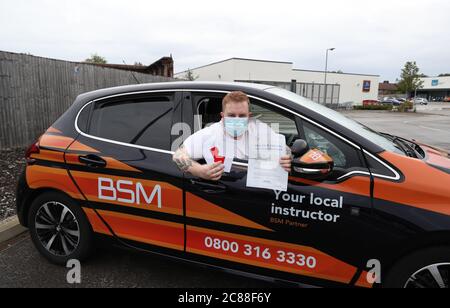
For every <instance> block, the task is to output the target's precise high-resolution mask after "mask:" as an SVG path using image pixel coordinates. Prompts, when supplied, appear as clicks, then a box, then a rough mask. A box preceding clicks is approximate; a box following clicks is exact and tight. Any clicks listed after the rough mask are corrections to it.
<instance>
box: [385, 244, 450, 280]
mask: <svg viewBox="0 0 450 308" xmlns="http://www.w3.org/2000/svg"><path fill="white" fill-rule="evenodd" d="M384 287H387V288H409V289H422V288H446V289H448V288H449V287H450V247H448V246H442V247H433V248H428V249H425V250H421V251H418V252H415V253H413V254H411V255H409V256H407V257H405V258H403V259H402V260H400V261H399V262H397V264H396V265H394V267H393V268H392V270H391V271H390V272H389V273H388V276H387V279H386V282H385V283H384Z"/></svg>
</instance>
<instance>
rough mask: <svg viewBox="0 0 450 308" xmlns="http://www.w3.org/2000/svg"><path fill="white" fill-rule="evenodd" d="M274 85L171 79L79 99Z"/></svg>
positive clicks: (268, 87)
mask: <svg viewBox="0 0 450 308" xmlns="http://www.w3.org/2000/svg"><path fill="white" fill-rule="evenodd" d="M273 87H274V86H271V85H266V84H257V83H247V82H221V81H171V82H155V83H143V84H135V85H126V86H118V87H112V88H105V89H99V90H95V91H91V92H86V93H83V94H80V95H79V96H78V97H77V100H81V101H86V100H93V99H96V98H100V97H105V96H110V95H116V94H120V93H127V92H141V91H151V90H175V89H180V90H183V89H203V90H209V89H212V90H223V91H234V90H241V91H246V90H250V91H252V90H253V91H255V90H259V91H264V90H267V89H270V88H273Z"/></svg>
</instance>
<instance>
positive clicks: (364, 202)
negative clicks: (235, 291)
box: [17, 82, 450, 287]
mask: <svg viewBox="0 0 450 308" xmlns="http://www.w3.org/2000/svg"><path fill="white" fill-rule="evenodd" d="M268 87H269V86H264V85H251V84H245V83H242V84H239V83H204V82H201V83H197V82H175V83H161V84H146V85H137V86H126V87H117V88H111V89H103V90H98V91H94V92H89V93H86V94H82V95H80V96H79V97H78V98H77V99H76V100H75V102H74V104H73V105H72V106H71V107H70V108H69V109H68V110H67V111H66V112H65V113H64V114H63V116H61V117H60V118H59V119H58V120H57V121H56V122H55V123H54V124H53V125H52V127H50V128H49V129H48V130H47V131H46V133H45V134H44V135H43V136H42V137H41V138H40V152H39V154H33V155H32V158H33V160H34V162H33V163H30V164H29V165H28V166H27V168H26V171H25V173H24V174H23V175H22V177H21V178H20V180H19V186H18V198H17V206H18V214H19V219H20V221H21V223H22V224H24V225H26V221H27V219H26V217H27V210H26V209H27V207H28V206H29V203H30V202H31V201H32V199H33V197H34V196H36V194H37V193H38V192H39V191H42V190H48V189H53V190H58V191H62V192H64V193H66V194H67V195H69V196H70V197H71V198H73V199H74V200H76V201H77V202H78V203H79V205H80V206H81V207H82V208H83V210H84V213H85V214H86V217H87V218H88V220H89V222H90V224H91V227H92V229H93V231H94V232H96V233H98V234H102V235H106V236H111V237H114V238H115V239H117V240H118V241H119V242H120V243H122V244H125V245H127V246H131V247H134V248H138V249H145V250H149V251H154V252H157V253H162V254H167V255H171V256H174V257H177V258H182V259H187V260H191V261H194V262H198V263H205V264H210V265H213V266H218V267H223V268H232V269H234V270H240V271H242V270H243V271H248V272H252V273H257V274H261V275H266V276H270V277H274V278H275V279H282V280H288V281H295V282H302V283H308V284H317V285H342V284H344V285H351V286H359V287H372V284H371V283H368V282H367V280H366V279H365V277H366V274H367V262H368V261H369V260H371V259H378V260H382V262H383V264H384V266H389V265H390V264H392V263H393V262H395V260H396V259H397V258H399V257H400V256H402V255H403V254H405V253H407V252H408V251H411V250H413V249H415V248H417V247H418V245H427V244H429V243H431V242H432V243H447V244H448V243H450V237H449V235H448V234H449V232H450V196H449V193H448V187H450V185H449V184H450V182H449V181H450V176H449V175H448V172H445V170H447V169H448V166H449V161H450V160H449V159H448V155H447V157H446V156H445V153H442V152H440V151H437V150H436V149H432V148H428V147H424V148H425V149H426V152H427V155H426V157H425V159H423V160H420V159H413V158H408V157H406V156H402V155H399V154H395V153H391V152H387V151H384V149H383V148H381V147H380V146H378V145H377V144H374V143H373V142H372V141H370V140H366V139H365V138H362V137H361V136H359V135H357V134H356V133H354V132H352V131H351V130H349V129H347V128H346V127H344V126H342V125H340V124H339V123H336V122H334V121H333V119H328V118H326V117H324V116H323V115H321V114H319V113H317V112H314V111H313V110H311V109H308V108H305V107H302V106H301V105H299V104H297V103H294V102H292V101H289V100H288V99H285V98H282V97H279V96H277V95H275V94H272V93H268V92H266V91H264V90H265V89H267V88H268ZM234 90H242V91H244V92H246V93H247V94H248V95H249V96H250V97H252V99H259V100H260V101H261V102H262V103H264V104H271V105H272V107H276V108H279V109H281V110H283V111H286V112H290V113H291V114H292V116H293V117H295V118H296V119H297V118H298V119H299V121H308V122H310V123H311V124H313V125H317V126H320V127H321V128H323V129H326V130H328V131H330V132H333V133H335V136H336V137H337V138H342V140H343V142H345V143H348V144H349V145H351V147H353V148H354V149H355V151H357V152H358V155H359V156H360V157H361V160H362V161H363V162H364V163H363V166H361V167H358V168H357V169H355V170H353V171H352V172H349V173H348V174H346V175H345V176H343V177H342V178H339V179H337V180H332V181H331V180H321V181H318V180H308V179H305V178H301V177H298V176H294V175H291V176H290V177H289V186H288V192H287V193H286V195H285V194H281V192H278V193H277V192H276V191H270V190H258V189H251V188H247V187H246V184H245V183H246V171H247V165H246V164H245V163H236V164H234V165H233V168H232V172H231V173H230V174H227V175H225V176H224V177H223V178H222V179H221V181H220V183H219V184H220V185H215V186H212V187H211V186H205V185H204V183H198V180H197V179H195V178H193V177H192V176H190V175H189V174H183V173H182V172H181V171H180V170H178V168H177V167H176V165H175V164H174V163H173V162H172V153H173V152H172V151H171V150H168V149H155V148H150V147H145V146H136V145H130V144H123V143H121V142H114V141H112V140H106V139H102V138H96V137H95V136H91V135H89V134H88V133H86V132H85V131H84V128H83V125H82V123H80V126H81V128H80V127H78V125H76V124H75V123H77V120H78V119H79V117H80V113H81V111H82V110H83V108H89V107H87V106H89V105H93V104H94V103H96V102H97V101H102V100H105V99H109V98H116V97H122V96H124V97H125V96H130V95H144V96H145V95H146V94H147V93H154V92H158V91H161V92H167V91H169V92H174V93H176V100H177V103H178V102H179V103H180V104H179V105H177V106H181V108H178V107H177V108H175V110H174V111H173V123H178V122H187V123H188V124H189V125H190V127H193V124H194V123H193V119H192V116H193V111H192V110H193V107H192V104H191V102H190V96H191V93H192V92H196V91H201V92H208V91H210V92H211V93H223V94H225V93H227V92H229V91H234ZM80 121H81V119H80ZM177 138H182V136H181V135H180V133H179V132H175V134H173V135H172V136H171V141H174V140H175V139H177ZM86 155H95V156H96V157H99V158H101V159H102V160H103V161H105V162H106V167H104V168H98V167H92V166H87V165H86V164H85V163H82V162H80V156H86ZM200 182H201V181H200ZM19 195H20V196H19ZM138 196H139V197H138ZM302 196H303V197H302ZM317 197H319V198H320V200H321V202H323V203H325V200H328V201H327V202H331V201H332V200H334V201H336V203H334V204H335V206H334V207H333V206H327V207H324V208H322V207H320V206H318V205H317V204H314V200H315V198H317ZM139 198H140V199H139ZM302 198H303V199H302ZM299 199H302V200H304V202H295V200H299ZM277 208H280V210H278V209H277ZM291 208H293V210H291ZM283 209H287V211H286V213H288V215H284V214H283V213H284V212H285V210H283ZM319 209H323V212H324V215H325V214H329V215H330V216H328V217H331V218H333V222H327V221H319V220H317V221H312V220H305V219H304V218H303V217H300V216H301V215H306V214H305V213H306V212H307V211H311V212H309V214H308V215H309V216H308V217H312V214H311V213H312V212H314V211H318V210H319ZM277 211H278V212H277ZM280 211H281V212H280ZM299 211H300V212H299ZM292 213H295V214H296V215H297V216H296V215H293V214H292ZM298 213H300V216H298ZM317 215H319V214H316V217H317ZM333 215H334V216H333ZM284 216H285V217H284ZM337 216H338V218H337V219H336V221H334V219H335V218H336V217H337ZM210 239H211V241H212V243H214V240H219V241H220V242H221V243H228V244H227V245H238V246H239V247H241V248H242V249H243V250H241V249H239V250H238V251H236V252H233V251H232V250H231V248H229V249H227V250H224V249H222V248H220V249H218V248H215V247H214V245H207V244H206V243H207V242H208V241H209V240H210ZM430 239H432V240H430ZM430 241H431V242H430ZM216 242H217V241H216ZM247 247H251V249H250V250H251V251H252V252H251V253H247V254H246V253H245V249H246V248H247ZM264 251H269V252H270V257H268V255H267V254H266V255H265V257H264V256H263V252H264ZM283 253H284V256H280V254H281V255H283ZM286 255H289V256H292V255H294V259H295V258H296V257H299V258H300V260H298V259H295V260H293V259H292V258H291V259H288V258H286ZM308 257H310V259H308ZM302 258H304V259H305V260H306V259H308V260H309V262H313V260H315V261H314V262H313V263H315V264H314V266H312V263H310V264H309V265H311V266H309V267H308V265H307V264H306V263H305V262H304V261H305V260H303V259H302ZM280 260H282V261H280Z"/></svg>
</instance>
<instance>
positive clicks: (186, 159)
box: [172, 145, 224, 181]
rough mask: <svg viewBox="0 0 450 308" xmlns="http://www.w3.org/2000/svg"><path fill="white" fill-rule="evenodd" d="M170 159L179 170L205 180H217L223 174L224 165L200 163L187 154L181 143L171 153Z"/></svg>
mask: <svg viewBox="0 0 450 308" xmlns="http://www.w3.org/2000/svg"><path fill="white" fill-rule="evenodd" d="M172 159H173V161H174V162H175V164H177V166H178V168H179V169H180V170H181V171H183V172H189V173H190V174H192V175H193V176H196V177H199V178H202V179H205V180H209V181H218V180H220V178H221V177H222V174H223V170H224V166H223V165H222V164H220V163H214V164H212V165H200V164H199V163H198V162H196V161H195V160H193V159H192V158H191V157H190V156H189V154H188V153H187V151H186V149H185V147H184V146H183V145H182V146H181V147H179V148H178V150H177V151H176V152H175V153H174V154H173V157H172Z"/></svg>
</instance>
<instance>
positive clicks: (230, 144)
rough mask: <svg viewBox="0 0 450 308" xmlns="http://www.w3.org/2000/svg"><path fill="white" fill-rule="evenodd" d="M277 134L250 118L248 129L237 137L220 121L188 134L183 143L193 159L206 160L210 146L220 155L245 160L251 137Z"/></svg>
mask: <svg viewBox="0 0 450 308" xmlns="http://www.w3.org/2000/svg"><path fill="white" fill-rule="evenodd" d="M278 136H279V134H276V133H275V132H274V131H273V130H272V129H271V128H270V127H269V126H268V125H267V124H265V123H263V122H261V121H259V120H256V119H252V118H250V120H249V123H248V130H247V131H246V132H245V134H244V135H242V136H241V137H239V138H236V139H235V138H233V137H231V136H230V135H229V134H227V133H226V132H225V129H224V125H223V121H220V122H217V123H214V124H212V125H211V126H209V127H206V128H204V129H202V130H199V131H198V132H196V133H194V134H193V135H191V136H189V137H188V138H187V139H186V140H185V141H184V143H183V144H184V147H185V149H186V151H187V153H188V154H189V157H190V158H192V159H194V160H199V159H202V158H203V159H205V160H207V161H208V159H207V157H205V156H207V155H210V154H209V151H210V149H211V148H212V147H216V148H218V149H219V155H220V156H226V157H233V158H237V159H243V160H247V159H248V158H249V157H248V153H249V142H251V141H250V140H251V139H253V141H255V140H261V139H264V140H267V139H266V138H279V137H278ZM268 140H270V139H268ZM272 140H278V139H272Z"/></svg>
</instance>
